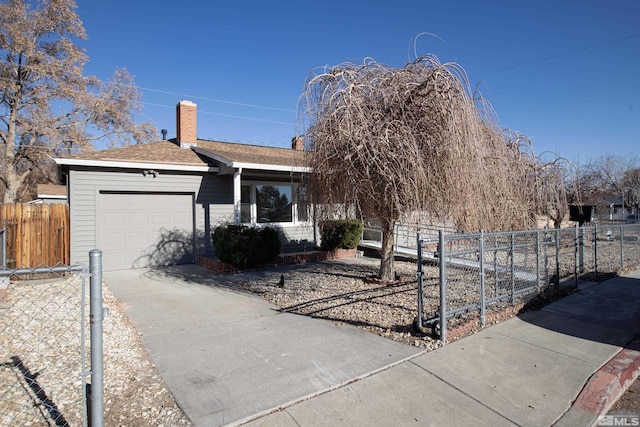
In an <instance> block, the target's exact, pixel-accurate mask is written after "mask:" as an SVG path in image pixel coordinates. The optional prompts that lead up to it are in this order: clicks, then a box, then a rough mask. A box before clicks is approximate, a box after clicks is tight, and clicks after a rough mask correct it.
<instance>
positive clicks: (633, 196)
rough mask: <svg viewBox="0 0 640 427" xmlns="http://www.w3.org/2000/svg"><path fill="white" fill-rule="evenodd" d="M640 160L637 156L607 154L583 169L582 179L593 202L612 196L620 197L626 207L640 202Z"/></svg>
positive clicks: (600, 201)
mask: <svg viewBox="0 0 640 427" xmlns="http://www.w3.org/2000/svg"><path fill="white" fill-rule="evenodd" d="M638 171H640V160H639V159H638V157H636V156H624V157H623V156H619V155H613V154H606V155H603V156H600V157H598V158H596V159H594V160H592V161H590V162H589V163H588V164H586V165H585V166H584V167H583V169H582V174H581V175H582V181H583V182H584V186H585V187H587V188H588V189H589V190H590V191H589V194H591V201H592V203H593V204H599V203H602V202H603V201H605V200H606V199H610V198H612V197H616V198H620V200H621V202H622V203H623V206H624V207H625V208H634V207H637V206H638V203H639V202H640V200H639V199H640V177H639V175H640V172H638Z"/></svg>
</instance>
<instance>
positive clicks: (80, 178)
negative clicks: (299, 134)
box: [55, 101, 316, 270]
mask: <svg viewBox="0 0 640 427" xmlns="http://www.w3.org/2000/svg"><path fill="white" fill-rule="evenodd" d="M196 113H197V110H196V105H195V104H194V103H192V102H190V101H181V102H180V103H179V104H178V105H177V114H176V117H177V137H176V138H175V139H172V140H162V141H157V142H153V143H150V144H144V145H135V146H130V147H125V148H116V149H111V150H104V151H97V152H89V153H83V154H80V155H76V156H71V157H65V158H57V159H55V161H56V163H57V164H58V165H59V168H60V170H61V172H62V173H63V175H64V176H65V177H66V180H67V187H68V195H69V208H70V222H71V242H70V249H71V262H72V263H74V262H87V261H88V252H89V251H90V250H91V249H95V248H98V249H101V250H102V251H103V267H104V269H105V270H118V269H128V268H138V267H148V266H157V265H170V264H177V263H192V262H194V260H195V256H196V255H198V254H204V255H212V254H213V252H214V251H213V248H212V244H211V238H210V235H211V232H212V231H213V230H214V229H215V227H216V226H217V225H219V224H223V223H235V224H247V225H253V226H263V225H272V226H275V227H276V228H278V230H279V232H280V235H281V240H282V243H283V252H286V251H298V250H311V249H313V248H314V247H315V246H316V241H315V237H314V236H315V235H316V233H315V232H314V231H315V230H314V224H313V223H312V221H311V215H310V214H309V209H310V207H309V206H308V205H307V202H306V197H305V194H304V192H303V190H302V188H301V187H300V183H301V182H302V180H303V178H304V176H305V174H307V173H308V172H309V168H308V167H307V166H306V165H305V159H304V156H303V154H304V153H303V151H302V141H301V140H300V139H299V138H294V139H293V142H292V148H291V149H284V148H272V147H263V146H257V145H246V144H234V143H227V142H218V141H208V140H202V139H198V138H197V129H196V125H197V122H196Z"/></svg>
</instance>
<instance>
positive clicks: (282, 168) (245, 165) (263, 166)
mask: <svg viewBox="0 0 640 427" xmlns="http://www.w3.org/2000/svg"><path fill="white" fill-rule="evenodd" d="M192 150H193V151H195V152H196V153H198V154H201V155H203V156H206V157H209V158H210V159H212V160H215V161H217V162H220V163H222V164H223V165H225V166H228V167H230V168H236V169H240V168H242V169H256V170H264V171H271V172H274V171H277V172H307V173H308V172H311V168H309V167H306V166H293V165H273V164H268V163H249V162H234V161H233V160H231V159H228V158H226V157H224V156H221V155H219V154H216V153H212V152H211V151H209V150H205V149H201V148H197V147H193V148H192Z"/></svg>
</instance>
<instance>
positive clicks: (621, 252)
mask: <svg viewBox="0 0 640 427" xmlns="http://www.w3.org/2000/svg"><path fill="white" fill-rule="evenodd" d="M620 271H624V225H621V226H620Z"/></svg>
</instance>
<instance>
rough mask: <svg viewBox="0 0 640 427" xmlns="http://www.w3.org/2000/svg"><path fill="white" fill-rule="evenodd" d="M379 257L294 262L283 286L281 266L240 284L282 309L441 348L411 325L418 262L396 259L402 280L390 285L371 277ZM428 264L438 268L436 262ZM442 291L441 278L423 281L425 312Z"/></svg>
mask: <svg viewBox="0 0 640 427" xmlns="http://www.w3.org/2000/svg"><path fill="white" fill-rule="evenodd" d="M379 263H380V261H379V260H377V259H371V258H351V259H346V260H338V261H332V262H324V263H318V264H314V265H312V266H307V267H305V268H295V267H294V268H291V269H290V270H289V271H288V272H285V273H284V286H283V287H279V286H277V283H278V282H279V281H280V277H281V276H280V272H271V273H267V274H261V275H260V277H258V278H251V276H250V275H247V276H245V279H244V280H243V281H241V282H240V286H242V287H243V288H245V289H248V290H250V291H251V292H254V293H256V294H259V295H260V296H261V297H262V298H264V299H266V300H267V301H270V302H272V303H274V304H276V305H278V306H280V307H281V308H282V310H283V311H287V312H291V313H299V314H304V315H308V316H313V317H317V318H322V319H327V320H332V321H337V322H342V323H348V324H352V325H355V326H358V327H360V328H362V329H365V330H367V331H369V332H373V333H375V334H378V335H381V336H384V337H387V338H390V339H393V340H395V341H399V342H402V343H405V344H408V345H412V346H416V347H423V348H428V349H434V348H437V347H438V346H439V345H440V344H439V342H438V341H437V340H436V339H434V338H433V337H432V336H430V335H428V334H418V333H416V332H415V331H413V330H412V323H413V320H414V318H415V317H416V314H417V298H418V294H417V286H416V264H415V262H400V261H396V263H395V269H396V273H397V274H398V275H399V280H398V281H397V283H393V284H389V285H384V284H380V283H376V282H375V281H371V280H367V279H368V278H371V277H373V276H375V275H376V274H377V272H378V266H379ZM425 270H432V271H427V274H430V275H432V276H433V275H434V274H437V269H435V268H433V267H431V268H430V267H425ZM433 277H436V276H433ZM438 292H439V291H438V287H437V282H429V283H426V284H425V301H426V306H425V312H429V313H431V312H435V310H436V308H437V299H436V296H437V295H438Z"/></svg>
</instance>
